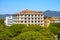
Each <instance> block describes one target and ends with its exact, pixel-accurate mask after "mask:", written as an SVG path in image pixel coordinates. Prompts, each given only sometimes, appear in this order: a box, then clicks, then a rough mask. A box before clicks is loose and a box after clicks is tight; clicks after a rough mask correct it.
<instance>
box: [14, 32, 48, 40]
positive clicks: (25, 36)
mask: <svg viewBox="0 0 60 40" xmlns="http://www.w3.org/2000/svg"><path fill="white" fill-rule="evenodd" d="M13 40H49V38H47V36H44V35H43V34H41V33H39V32H34V31H28V32H25V33H21V34H19V35H18V36H16V37H15V38H13Z"/></svg>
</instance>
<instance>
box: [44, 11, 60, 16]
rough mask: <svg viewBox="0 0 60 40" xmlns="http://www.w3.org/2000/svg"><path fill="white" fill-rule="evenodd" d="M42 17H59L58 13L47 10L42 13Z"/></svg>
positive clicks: (59, 12) (59, 13)
mask: <svg viewBox="0 0 60 40" xmlns="http://www.w3.org/2000/svg"><path fill="white" fill-rule="evenodd" d="M44 15H45V16H48V17H60V11H50V10H47V11H45V12H44Z"/></svg>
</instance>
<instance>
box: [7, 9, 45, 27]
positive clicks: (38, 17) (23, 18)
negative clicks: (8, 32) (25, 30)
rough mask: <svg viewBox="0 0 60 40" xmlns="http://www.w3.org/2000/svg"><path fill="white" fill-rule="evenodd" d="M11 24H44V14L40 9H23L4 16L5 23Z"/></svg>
mask: <svg viewBox="0 0 60 40" xmlns="http://www.w3.org/2000/svg"><path fill="white" fill-rule="evenodd" d="M12 24H27V25H30V24H32V25H35V24H37V25H40V26H44V15H43V12H42V11H33V10H28V9H26V10H23V11H21V12H19V13H16V14H13V15H12V16H7V17H6V25H8V26H10V25H12Z"/></svg>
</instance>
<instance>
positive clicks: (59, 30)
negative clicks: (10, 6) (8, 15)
mask: <svg viewBox="0 0 60 40" xmlns="http://www.w3.org/2000/svg"><path fill="white" fill-rule="evenodd" d="M1 22H2V21H1ZM0 26H1V28H0V40H56V37H55V36H56V35H60V23H54V24H51V25H50V26H49V27H47V28H46V27H41V26H39V25H29V26H27V25H25V24H14V25H12V26H9V27H4V23H1V24H0Z"/></svg>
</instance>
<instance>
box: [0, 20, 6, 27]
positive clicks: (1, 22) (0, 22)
mask: <svg viewBox="0 0 60 40" xmlns="http://www.w3.org/2000/svg"><path fill="white" fill-rule="evenodd" d="M1 27H2V28H4V27H6V25H5V22H4V19H0V28H1Z"/></svg>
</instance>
